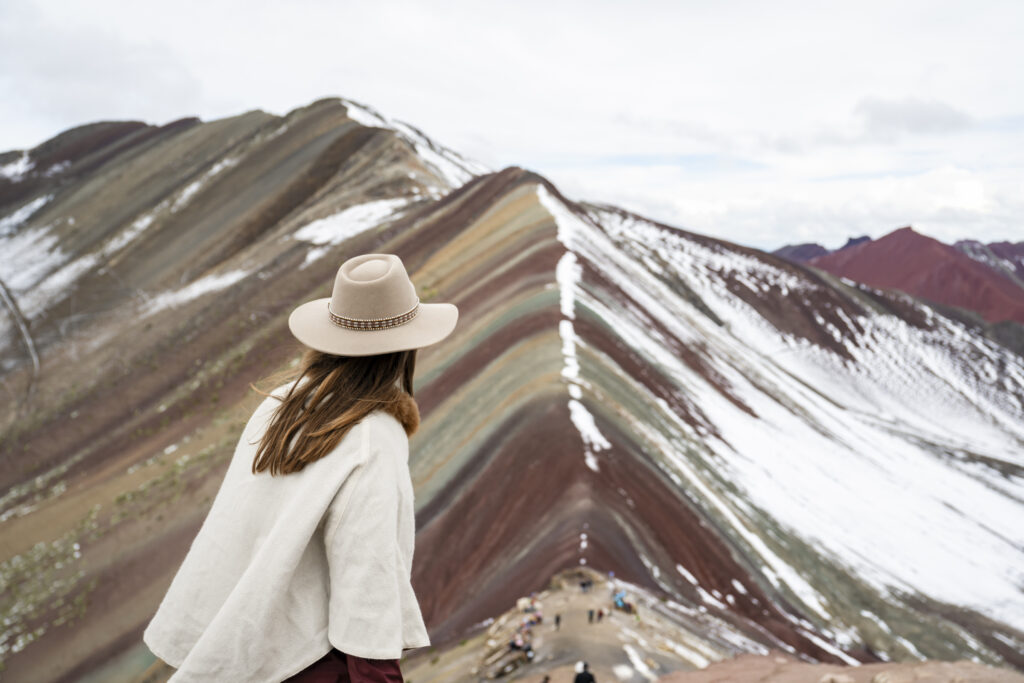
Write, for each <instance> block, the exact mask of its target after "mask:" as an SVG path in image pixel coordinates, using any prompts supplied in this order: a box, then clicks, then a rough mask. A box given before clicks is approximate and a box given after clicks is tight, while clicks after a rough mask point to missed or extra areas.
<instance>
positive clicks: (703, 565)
mask: <svg viewBox="0 0 1024 683" xmlns="http://www.w3.org/2000/svg"><path fill="white" fill-rule="evenodd" d="M0 221H2V223H0V281H2V283H3V287H2V291H3V293H4V298H3V301H4V305H5V315H4V317H2V318H0V326H2V329H3V336H2V337H0V364H2V365H0V367H2V374H0V391H2V392H3V393H2V395H3V397H4V399H3V403H2V413H0V430H2V432H0V438H2V441H0V588H2V589H3V590H2V591H0V595H2V597H0V614H3V616H4V620H3V624H4V625H3V631H2V632H0V661H2V665H3V667H4V672H3V674H2V676H3V678H4V680H12V681H18V680H32V681H58V680H61V681H64V680H67V681H70V680H84V681H111V680H136V679H137V678H138V677H139V676H142V675H147V674H146V672H147V671H149V672H150V673H153V672H152V669H151V667H152V666H153V665H154V662H153V657H152V655H151V654H150V653H149V652H148V650H146V648H145V646H144V645H143V644H142V642H141V633H142V629H143V628H144V626H145V624H146V623H147V621H148V618H149V617H150V616H151V615H152V613H153V611H154V610H155V608H156V605H157V603H158V602H159V600H160V598H161V597H162V595H163V592H164V591H165V589H166V587H167V585H168V583H169V582H170V579H171V577H172V576H173V574H174V572H175V570H176V569H177V565H178V563H179V562H180V560H181V559H182V558H183V556H184V554H185V552H186V551H187V549H188V547H189V544H190V543H191V540H192V538H193V537H194V535H195V532H196V531H197V530H198V528H199V526H200V524H201V523H202V521H203V519H204V516H205V512H206V510H207V509H208V506H209V504H210V502H211V501H212V496H213V494H214V493H215V491H216V489H217V487H218V485H219V483H220V479H221V477H222V475H223V472H224V467H225V465H226V462H227V458H228V457H229V456H230V454H231V452H232V450H233V448H234V445H235V443H236V441H237V438H238V435H239V432H240V429H241V426H242V425H243V424H244V422H245V420H246V419H247V418H248V416H249V414H250V413H251V411H252V410H253V408H254V407H255V405H256V404H258V402H259V400H260V398H261V397H260V396H259V395H258V394H256V393H255V392H254V391H252V389H251V387H250V383H252V382H255V383H256V384H257V385H260V386H263V388H267V387H266V386H265V385H261V384H260V380H261V378H263V377H266V376H267V375H269V374H270V373H272V372H273V371H275V370H277V369H280V368H284V367H287V366H288V365H289V364H290V363H293V362H295V360H296V359H297V357H298V354H299V352H300V350H301V349H300V347H299V346H298V344H297V342H295V341H294V340H293V339H292V338H291V336H290V334H289V333H288V330H287V327H286V318H287V315H288V313H289V312H290V311H291V309H292V308H294V307H295V306H296V305H298V304H299V303H301V302H303V301H306V300H309V299H312V298H316V297H320V296H326V295H327V294H328V293H329V291H330V285H331V282H332V281H333V277H334V273H335V271H336V269H337V266H338V264H339V263H340V262H341V261H343V260H344V259H345V258H347V257H349V256H352V255H355V254H359V253H365V252H371V251H373V252H391V253H396V254H398V255H399V256H401V258H402V259H403V262H404V263H405V264H406V267H407V269H408V271H409V273H410V275H411V276H412V278H413V281H414V282H416V283H417V284H418V285H419V287H420V290H421V291H420V297H421V300H423V301H431V300H436V301H451V302H453V303H455V304H456V305H458V306H459V308H460V322H459V326H458V327H457V329H456V331H455V332H454V333H453V334H452V335H451V336H450V337H449V338H448V339H446V340H445V341H444V342H443V343H441V344H438V345H437V346H435V347H429V348H428V349H425V350H424V351H423V352H421V354H420V359H419V362H418V368H417V369H418V372H417V384H416V397H417V400H418V401H419V404H420V408H421V412H422V415H423V418H424V420H423V424H422V426H421V428H420V431H419V432H417V434H416V435H415V436H414V437H413V440H412V443H411V453H412V456H411V461H410V465H411V468H412V472H413V478H414V484H415V487H416V500H417V522H418V530H417V538H416V558H415V561H414V587H415V588H416V590H417V594H418V595H419V597H420V601H421V605H422V608H423V612H424V616H425V618H426V620H427V624H428V627H429V629H430V634H431V639H432V641H433V643H434V648H435V650H436V652H434V654H432V655H431V656H435V655H437V653H439V652H441V651H444V652H454V651H456V650H457V648H458V644H459V643H460V642H461V641H463V640H464V639H468V638H472V637H479V636H480V635H481V632H480V629H481V628H486V627H484V626H481V625H482V624H483V623H484V622H486V621H487V620H488V619H495V620H497V619H499V617H500V616H501V615H502V614H504V613H505V612H506V610H508V609H509V607H510V606H512V605H514V604H515V601H516V599H517V598H520V597H522V596H528V595H530V593H533V592H539V591H543V590H545V589H547V588H548V587H549V585H550V582H551V580H552V579H551V577H552V576H558V575H559V572H561V571H563V570H567V569H576V568H579V567H586V568H594V569H596V570H598V573H599V574H601V575H602V576H603V575H605V574H606V573H607V572H614V575H615V577H616V580H619V581H623V582H627V583H628V584H629V585H630V586H631V588H630V590H633V591H635V592H637V593H639V592H640V591H644V595H649V596H650V599H649V602H650V604H651V605H654V604H656V603H660V604H663V605H676V606H678V609H673V608H671V607H669V608H665V609H664V610H661V611H660V612H658V613H659V614H663V616H664V615H670V616H671V617H672V618H674V619H675V621H672V624H673V626H672V628H671V629H669V630H670V631H671V632H672V633H673V634H674V635H673V636H671V637H672V638H673V639H674V642H676V643H679V644H680V645H681V647H682V648H683V649H684V650H687V649H688V650H690V651H692V652H690V654H687V655H686V656H683V655H681V654H679V653H678V652H677V653H676V654H675V655H667V654H664V653H660V654H659V652H658V648H659V647H660V646H658V645H657V643H658V642H660V641H657V640H651V638H653V637H654V636H653V635H652V636H651V637H650V638H647V637H646V636H644V635H643V633H642V632H640V631H636V632H637V633H638V634H639V635H640V636H641V637H643V638H645V639H646V641H647V642H648V643H649V644H650V647H647V646H641V647H642V648H643V651H644V652H646V653H647V654H646V655H642V654H640V652H641V650H640V649H637V653H638V656H639V657H640V661H641V662H643V663H645V665H646V666H648V668H650V669H651V671H652V672H654V671H655V669H654V668H651V665H650V664H646V659H645V657H646V656H649V657H650V658H651V659H652V661H653V662H655V663H656V664H657V665H658V666H659V667H661V668H662V669H664V670H665V671H666V672H668V671H673V670H676V668H678V669H679V670H684V669H696V668H701V667H702V666H705V665H707V664H709V663H711V662H713V661H718V660H719V659H723V658H725V657H726V656H727V655H731V654H738V653H760V654H765V655H768V654H769V653H772V652H780V653H786V655H787V656H789V657H793V658H799V659H800V660H801V661H805V660H806V661H810V660H813V661H816V662H821V663H828V664H837V665H844V664H845V665H856V664H857V663H870V662H914V661H920V660H949V661H953V660H970V661H974V662H976V663H979V664H990V665H994V666H1000V667H1016V668H1018V669H1019V668H1024V658H1022V655H1021V652H1022V651H1024V616H1022V615H1024V592H1022V583H1024V577H1022V574H1021V567H1024V535H1022V530H1021V525H1020V524H1019V520H1020V518H1021V513H1022V510H1024V485H1022V475H1024V457H1022V455H1021V454H1022V453H1024V450H1022V448H1021V447H1022V445H1024V420H1022V418H1024V359H1022V357H1021V355H1020V347H1019V346H1015V344H1014V342H1013V339H1014V338H1016V339H1019V338H1020V336H1019V330H1020V328H1019V326H1018V324H1017V323H1009V325H1011V326H1017V327H1007V328H998V329H997V328H996V327H994V326H992V325H990V324H988V323H986V322H985V321H983V320H979V319H978V318H977V317H973V318H972V317H970V316H964V315H959V314H956V313H955V312H950V311H948V310H946V309H945V308H942V307H939V306H937V305H933V304H929V303H927V302H925V301H922V300H919V299H914V298H912V297H910V296H908V295H905V294H901V293H899V292H895V291H891V290H885V289H874V288H872V287H870V286H867V285H864V284H859V283H856V282H854V281H852V280H850V279H845V278H838V277H835V276H832V275H830V274H829V273H827V272H825V271H823V270H821V269H819V268H816V267H813V266H808V265H804V264H800V263H793V262H791V261H787V260H785V259H782V258H780V257H778V256H774V255H771V254H766V253H764V252H761V251H758V250H755V249H750V248H746V247H743V246H740V245H735V244H731V243H728V242H723V241H720V240H716V239H713V238H710V237H706V236H702V235H698V234H695V233H692V232H688V231H685V230H681V229H679V228H676V227H673V226H669V225H664V224H661V223H657V222H654V221H650V220H648V219H645V218H644V217H642V216H638V215H635V214H631V213H629V212H626V211H623V210H621V209H619V208H616V207H614V206H609V205H604V204H599V203H593V202H576V201H573V200H572V199H570V198H568V197H565V196H563V195H562V194H561V193H560V192H559V191H558V189H557V188H556V187H555V186H554V185H553V184H552V183H550V182H549V181H548V180H547V179H545V178H544V177H543V176H542V175H540V174H538V173H536V172H533V171H531V170H528V169H523V168H519V167H509V168H504V169H501V170H492V169H487V168H484V167H483V166H481V165H480V164H478V163H476V162H473V161H472V160H468V159H465V158H464V157H462V156H461V155H459V154H458V153H457V152H454V151H452V150H449V149H447V148H445V147H444V146H442V145H441V144H439V143H438V142H436V141H433V140H431V139H430V138H428V137H427V136H426V135H424V134H423V133H422V132H421V131H419V130H418V129H416V128H415V127H414V126H412V125H410V124H408V123H404V122H400V121H395V120H392V119H388V118H387V117H385V116H383V115H381V114H379V113H377V112H375V111H374V110H372V108H370V107H367V106H365V105H361V104H357V103H354V102H351V101H349V100H345V99H342V98H327V99H324V100H320V101H317V102H314V103H312V104H310V105H309V106H307V107H303V108H300V109H297V110H295V111H292V112H290V113H288V114H287V115H286V116H283V117H279V116H275V115H271V114H267V113H265V112H262V111H258V110H257V111H251V112H247V113H245V114H242V115H239V116H236V117H231V118H227V119H220V120H215V121H209V122H203V121H199V120H197V119H186V120H182V121H178V122H174V123H171V124H167V125H164V126H150V125H147V124H144V123H140V122H104V123H96V124H90V125H87V126H82V127H80V128H76V129H72V130H69V131H65V132H64V133H62V134H60V135H58V136H57V137H55V138H54V139H52V140H50V141H47V142H46V143H44V144H43V145H40V146H39V147H38V148H36V149H33V150H25V151H15V152H10V153H7V154H4V155H0ZM854 248H859V247H854ZM1007 330H1009V332H1008V331H1007ZM1014 335H1017V337H1014ZM595 595H596V594H595ZM566 609H567V610H570V609H577V608H576V607H573V606H571V605H568V604H567V606H566ZM666 610H667V611H666ZM670 616H664V618H665V619H670ZM567 618H568V617H567ZM670 620H671V619H670ZM680 620H681V621H680ZM666 623H667V622H666ZM566 624H568V622H566ZM708 624H715V627H714V628H713V629H711V628H710V627H709V626H708ZM611 625H616V622H615V621H614V617H613V621H611V622H609V623H608V625H605V626H602V628H606V630H608V629H611ZM680 625H681V626H680ZM634 630H636V629H634ZM684 632H685V633H686V634H689V635H688V636H686V637H688V638H691V639H693V643H692V645H686V643H684V642H683V640H680V639H681V638H683V635H680V634H682V633H684ZM592 633H594V634H599V633H600V631H598V630H594V631H593V632H592ZM621 633H622V631H621V630H614V629H611V631H610V632H609V635H608V638H610V639H613V640H614V639H616V638H618V637H619V635H620V634H621ZM549 638H550V639H549V641H548V642H550V643H551V644H552V647H553V648H554V650H552V652H554V651H555V650H558V651H562V649H564V650H565V652H566V653H568V652H569V650H571V649H573V650H574V649H575V648H577V647H578V644H574V643H566V644H565V645H564V648H563V647H562V646H561V645H558V641H557V639H555V638H553V637H549ZM609 642H611V641H609ZM633 643H634V645H633V647H634V648H636V646H637V644H639V641H638V640H635V641H633ZM698 643H700V645H698ZM570 645H571V646H572V647H570ZM555 646H557V647H555ZM560 648H561V649H560ZM702 648H703V649H702ZM58 652H59V653H60V657H55V656H54V653H58ZM427 654H428V653H423V654H419V655H416V656H417V657H426V656H427ZM477 654H480V653H477ZM443 656H444V655H442V657H443ZM475 656H477V655H476V654H474V657H475ZM559 656H561V655H559ZM566 656H567V657H568V658H563V659H558V658H557V657H556V659H555V660H552V662H551V663H552V666H554V668H553V669H552V671H556V670H557V671H561V669H559V668H558V667H562V666H568V665H570V663H571V661H572V658H571V656H569V655H568V654H567V655H566ZM623 656H625V657H626V660H629V662H630V663H629V666H631V667H633V670H634V671H642V668H641V667H639V666H638V665H636V663H635V662H633V661H632V659H631V658H630V657H629V655H628V654H627V650H625V649H624V648H623V647H617V649H616V655H615V657H614V658H610V659H608V660H607V662H606V663H605V664H602V666H605V665H607V667H609V669H608V670H609V671H612V673H614V671H615V667H616V666H625V663H624V661H625V660H623V659H622V657H623ZM599 659H600V657H595V661H598V660H599ZM468 661H469V660H466V662H465V663H468ZM428 663H429V661H428ZM410 664H411V665H413V664H414V663H413V662H412V661H410ZM461 665H462V664H459V666H461ZM415 666H416V667H418V668H417V669H415V670H417V671H424V672H425V671H427V669H426V668H424V667H423V665H422V663H419V664H415ZM674 667H675V668H674ZM620 671H621V672H625V670H624V669H620ZM658 671H659V672H660V671H661V669H658ZM423 675H426V674H423ZM559 675H561V674H559ZM630 675H636V674H630ZM410 677H411V678H412V679H413V680H416V679H415V677H412V676H410ZM556 680H557V679H556ZM624 680H629V679H624ZM637 680H640V679H637Z"/></svg>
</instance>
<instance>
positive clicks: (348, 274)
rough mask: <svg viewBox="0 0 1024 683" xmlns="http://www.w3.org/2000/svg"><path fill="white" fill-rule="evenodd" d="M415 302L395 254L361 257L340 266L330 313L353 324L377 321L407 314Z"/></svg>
mask: <svg viewBox="0 0 1024 683" xmlns="http://www.w3.org/2000/svg"><path fill="white" fill-rule="evenodd" d="M418 301H419V298H418V297H417V296H416V287H415V286H414V285H413V283H412V280H410V279H409V274H408V273H406V271H405V264H403V263H402V260H401V259H400V258H398V256H396V255H395V254H363V255H361V256H354V257H352V258H350V259H349V260H348V261H345V262H344V263H342V264H341V267H340V268H338V274H337V275H336V276H335V278H334V291H333V292H332V293H331V302H330V310H331V311H332V312H333V313H334V314H335V315H339V316H344V317H345V318H352V319H354V320H379V319H381V318H391V317H394V316H399V315H402V314H403V313H407V312H408V311H409V310H410V309H412V308H413V307H415V306H416V304H417V303H418Z"/></svg>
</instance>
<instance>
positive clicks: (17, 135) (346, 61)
mask: <svg viewBox="0 0 1024 683" xmlns="http://www.w3.org/2000/svg"><path fill="white" fill-rule="evenodd" d="M1022 35H1024V2H1019V1H1016V0H1011V1H1008V2H983V1H978V0H974V1H971V2H941V1H938V0H929V1H926V2H925V1H922V2H910V1H904V0H901V1H899V2H893V0H887V1H886V2H866V1H865V0H857V1H855V2H847V3H840V2H820V1H813V2H784V1H781V0H772V1H771V2H764V1H760V0H759V1H757V2H710V1H709V2H641V1H636V0H634V1H633V2H630V3H625V2H598V1H595V0H588V1H579V2H561V3H558V2H553V1H551V0H546V1H544V2H532V1H525V0H517V1H516V2H504V3H496V2H495V3H490V2H479V1H475V2H440V1H431V2H419V3H413V2H392V1H385V0H381V1H376V2H364V3H349V2H336V1H335V2H328V1H326V0H325V1H316V0H290V1H289V2H274V3H272V2H263V1H260V0H245V1H237V2H236V1H224V0H202V2H193V1H191V0H178V1H177V2H174V3H148V2H136V1H133V2H129V1H127V0H90V1H89V2H56V1H53V2H26V1H25V0H3V1H2V2H0V150H8V149H24V148H30V147H32V146H34V145H36V144H38V143H39V142H41V141H43V140H45V139H47V138H49V137H52V136H53V135H55V134H57V133H58V132H60V131H62V130H64V129H66V128H68V127H71V126H73V125H77V124H81V123H86V122H90V121H96V120H101V119H135V120H144V121H147V122H149V123H154V124H162V123H166V122H168V121H171V120H174V119H177V118H180V117H183V116H190V115H197V116H199V117H201V118H203V119H205V120H209V119H213V118H219V117H222V116H230V115H234V114H238V113H241V112H244V111H247V110H251V109H263V110H265V111H270V112H273V113H277V114H284V113H286V112H288V111H289V110H291V109H294V108H296V107H299V106H303V105H305V104H308V103H309V102H311V101H313V100H316V99H319V98H321V97H326V96H331V95H340V96H343V97H348V98H351V99H354V100H358V101H361V102H365V103H367V104H369V105H371V106H373V107H375V108H376V109H378V110H379V111H380V112H381V113H383V114H384V115H386V116H389V117H392V118H398V119H401V120H404V121H408V122H410V123H413V124H414V125H417V126H418V127H420V128H421V129H423V130H424V131H425V132H426V133H427V134H428V135H430V136H431V137H434V138H435V139H437V140H438V141H440V142H441V143H443V144H445V145H448V146H449V147H452V148H454V149H456V150H458V151H460V152H462V153H464V154H466V155H468V156H471V157H473V158H475V159H478V160H479V161H481V162H483V163H484V164H487V165H488V166H490V167H492V168H495V169H498V168H501V167H504V166H509V165H519V166H523V167H526V168H529V169H531V170H534V171H537V172H538V173H541V174H543V175H544V176H546V177H548V178H549V179H551V180H552V181H553V182H554V183H555V184H556V185H557V186H558V187H559V188H560V189H561V190H562V192H563V193H564V194H566V195H568V196H569V197H571V198H573V199H591V200H595V201H601V202H609V203H613V204H618V205H620V206H623V207H625V208H628V209H631V210H634V211H637V212H639V213H642V214H644V215H648V216H650V217H653V218H657V219H659V220H662V221H665V222H668V223H671V224H674V225H678V226H680V227H685V228H687V229H690V230H693V231H696V232H701V233H704V234H709V235H714V236H717V237H723V238H725V239H729V240H732V241H736V242H740V243H743V244H749V245H752V246H757V247H760V248H765V249H773V248H775V247H777V246H780V245H782V244H785V243H791V242H803V241H817V242H820V243H822V244H824V245H825V246H827V247H837V246H839V245H840V244H842V243H843V242H845V240H846V238H847V237H848V236H851V235H862V234H867V235H871V236H873V237H878V236H881V235H883V234H885V233H887V232H889V231H891V230H893V229H896V228H898V227H902V226H904V225H912V226H914V227H915V228H916V229H917V230H918V231H920V232H923V233H925V234H928V235H931V236H933V237H936V238H938V239H942V240H944V241H948V242H952V241H954V240H957V239H965V238H974V239H982V240H985V241H994V240H1002V239H1010V240H1013V241H1020V240H1024V82H1022V81H1024V77H1022V76H1021V66H1022V65H1024V40H1021V36H1022Z"/></svg>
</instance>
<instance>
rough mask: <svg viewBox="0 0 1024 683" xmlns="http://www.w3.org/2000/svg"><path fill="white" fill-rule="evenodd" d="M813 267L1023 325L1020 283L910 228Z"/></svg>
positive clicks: (832, 255)
mask: <svg viewBox="0 0 1024 683" xmlns="http://www.w3.org/2000/svg"><path fill="white" fill-rule="evenodd" d="M808 263H810V264H811V265H813V266H815V267H817V268H821V269H822V270H826V271H828V272H830V273H832V274H834V275H838V276H840V277H846V278H849V279H851V280H856V281H857V282H863V283H864V284H866V285H869V286H871V287H877V288H880V289H898V290H900V291H903V292H906V293H907V294H912V295H913V296H917V297H921V298H922V299H927V300H930V301H934V302H936V303H940V304H947V305H952V306H959V307H961V308H967V309H970V310H973V311H976V312H978V313H980V314H981V315H982V317H984V318H985V320H988V321H989V322H995V321H999V320H1016V321H1017V322H1022V323H1024V289H1022V288H1021V287H1020V286H1018V285H1017V283H1015V282H1013V281H1012V280H1011V279H1010V278H1008V277H1006V276H1004V275H1002V274H1000V273H999V272H998V271H996V270H993V269H992V268H990V267H988V266H986V265H984V264H982V263H979V262H978V261H976V260H974V259H972V258H971V257H969V256H967V255H966V254H964V253H963V252H961V251H960V250H958V249H956V248H954V247H952V246H950V245H948V244H943V243H942V242H939V241H938V240H935V239H932V238H931V237H927V236H926V235H922V234H920V233H918V232H914V230H913V229H912V228H910V227H909V226H908V227H905V228H900V229H899V230H895V231H893V232H891V233H889V234H888V235H886V236H884V237H882V238H880V239H877V240H872V241H869V242H864V243H861V244H858V245H856V246H854V247H850V248H849V249H843V250H841V251H836V252H832V253H830V254H825V255H823V256H818V257H815V258H813V259H811V260H810V261H808Z"/></svg>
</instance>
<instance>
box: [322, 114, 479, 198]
mask: <svg viewBox="0 0 1024 683" xmlns="http://www.w3.org/2000/svg"><path fill="white" fill-rule="evenodd" d="M339 99H341V102H342V103H343V104H344V105H345V108H346V109H347V110H348V115H349V118H351V119H353V120H354V121H357V122H358V123H361V124H363V125H364V126H374V127H377V128H390V129H392V130H394V131H396V132H397V133H398V134H399V135H400V136H401V137H402V138H403V139H405V140H406V142H408V143H409V144H410V145H412V147H413V148H414V149H415V150H416V154H417V155H419V157H420V159H422V160H423V162H424V163H425V164H427V165H428V166H430V167H431V168H432V169H433V170H434V172H435V173H437V175H438V177H440V178H441V179H442V180H443V181H444V182H445V183H446V185H447V187H445V188H444V189H445V190H453V189H455V188H457V187H461V186H462V185H464V184H466V183H467V182H468V181H470V180H471V179H472V178H473V177H474V176H478V175H482V174H485V173H491V172H492V169H490V168H488V167H487V166H485V165H484V164H481V163H480V162H479V161H475V160H473V159H469V158H467V157H465V156H463V155H461V154H459V153H458V152H456V151H454V150H452V149H449V148H448V147H445V146H444V145H441V144H439V143H437V142H436V141H434V140H432V139H430V138H429V137H427V136H426V135H425V134H424V133H423V131H421V130H420V129H418V128H416V127H415V126H412V125H410V124H408V123H406V122H404V121H399V120H397V119H391V118H388V117H386V116H384V115H383V114H381V113H380V112H378V111H377V110H375V109H373V108H372V107H369V106H367V105H365V104H360V103H358V102H354V101H352V100H349V99H346V98H339Z"/></svg>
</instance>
